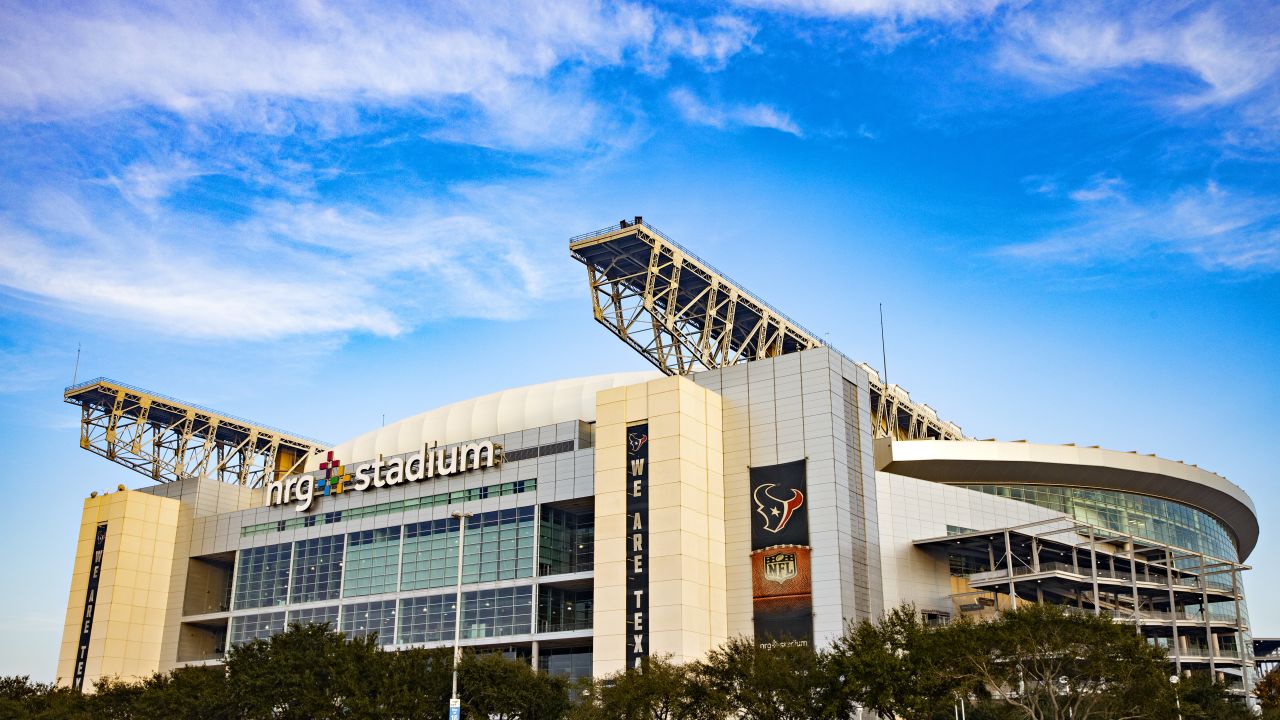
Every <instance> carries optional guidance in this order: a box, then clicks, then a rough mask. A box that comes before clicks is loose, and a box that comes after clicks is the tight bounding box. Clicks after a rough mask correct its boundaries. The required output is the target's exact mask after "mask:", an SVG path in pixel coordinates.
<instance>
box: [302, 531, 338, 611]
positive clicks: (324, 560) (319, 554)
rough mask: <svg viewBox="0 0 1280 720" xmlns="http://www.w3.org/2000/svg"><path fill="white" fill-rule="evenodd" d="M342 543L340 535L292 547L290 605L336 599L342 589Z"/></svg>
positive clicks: (306, 541) (313, 539)
mask: <svg viewBox="0 0 1280 720" xmlns="http://www.w3.org/2000/svg"><path fill="white" fill-rule="evenodd" d="M342 540H343V536H342V535H332V536H330V537H323V538H312V539H310V540H299V541H298V542H296V543H294V546H293V586H292V587H291V588H290V590H289V602H291V603H308V602H316V601H317V600H336V599H337V597H338V591H339V589H340V588H341V586H342V545H343V542H342Z"/></svg>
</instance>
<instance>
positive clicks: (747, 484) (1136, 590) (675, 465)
mask: <svg viewBox="0 0 1280 720" xmlns="http://www.w3.org/2000/svg"><path fill="white" fill-rule="evenodd" d="M569 247H570V254H571V256H572V257H573V258H574V259H576V260H577V261H579V262H580V263H582V264H583V265H584V266H585V267H586V271H587V279H588V286H589V289H590V294H591V300H592V310H593V312H594V316H595V319H596V321H597V322H598V323H600V324H601V325H603V326H604V327H605V328H607V329H608V330H609V331H610V332H611V333H612V334H613V335H614V336H615V337H616V338H617V339H619V340H621V341H623V342H625V343H627V344H628V345H630V346H631V347H632V348H633V349H635V350H636V351H637V352H638V353H640V354H641V355H642V356H643V357H644V358H646V359H647V360H649V361H650V362H651V363H652V364H653V366H654V369H653V370H651V371H646V372H628V373H609V374H601V375H596V376H592V377H582V378H572V379H565V380H560V381H556V382H549V383H542V384H537V385H530V386H526V387H518V388H510V389H500V388H495V392H493V393H492V394H489V395H484V396H481V397H476V398H472V399H468V400H463V401H460V402H455V403H453V404H450V405H446V406H444V407H440V408H436V409H432V410H428V411H426V412H423V413H421V414H419V415H415V416H412V417H408V418H404V419H402V420H399V421H398V422H393V423H389V424H387V425H385V426H383V427H379V428H376V429H373V430H370V431H369V432H367V433H365V434H363V435H360V436H358V437H355V438H352V439H349V440H347V441H345V442H342V443H339V444H337V445H331V444H328V443H324V442H321V441H317V440H314V439H311V438H307V437H305V436H301V435H296V434H293V433H289V432H285V431H283V430H279V429H276V428H272V427H270V426H266V425H262V424H260V423H257V422H253V421H250V420H246V419H243V418H238V417H235V416H232V415H227V414H225V413H222V412H219V411H214V410H211V409H208V408H204V407H200V406H196V405H192V404H190V403H186V402H184V401H181V400H178V399H175V398H171V397H166V396H164V395H160V394H157V393H154V392H151V391H149V390H145V389H142V388H139V387H134V386H131V385H127V384H124V383H121V382H117V381H114V380H110V379H106V378H97V379H94V380H90V381H87V382H83V383H79V384H77V385H74V386H72V387H70V388H67V390H66V392H65V400H66V401H67V402H68V403H70V404H73V405H76V406H78V407H79V409H80V413H81V424H80V427H81V437H80V445H81V447H82V448H83V449H85V450H88V451H90V452H93V453H95V454H98V455H100V456H102V457H103V458H105V459H107V460H110V461H112V462H115V463H119V464H122V465H125V466H127V467H129V468H131V469H133V470H134V471H136V472H138V473H139V474H141V475H144V476H146V480H145V481H140V483H139V486H138V487H137V488H136V489H125V488H124V486H121V488H120V490H119V491H117V492H111V493H107V494H97V493H94V494H93V495H92V496H90V497H89V498H87V499H86V500H85V503H84V510H83V515H82V519H81V525H80V530H79V541H78V545H77V550H76V557H75V565H74V571H73V575H72V578H71V583H70V593H69V595H68V602H67V613H66V624H65V629H64V634H63V640H62V646H61V652H60V656H59V665H58V670H57V675H58V677H59V678H60V681H61V682H63V683H66V684H71V685H74V686H76V687H91V686H92V683H93V682H94V681H95V680H97V679H98V678H100V677H103V676H120V677H124V678H130V677H143V676H146V675H149V674H151V673H153V672H155V671H165V670H169V669H172V668H174V667H178V666H182V665H193V664H217V663H220V662H222V660H223V658H224V656H225V654H226V652H227V650H228V649H229V648H231V647H233V646H235V645H236V644H238V643H243V642H246V641H249V640H253V639H255V638H262V637H268V636H270V635H272V634H273V633H277V632H280V631H282V630H284V629H285V628H286V627H287V626H288V625H289V624H292V623H311V622H327V623H329V624H330V625H331V626H333V627H334V628H337V629H340V630H341V631H343V632H345V633H347V634H349V635H352V636H364V635H369V634H376V636H377V640H378V642H379V643H381V644H383V645H385V646H388V647H393V648H405V647H436V646H448V645H452V644H453V643H454V641H455V634H457V637H458V642H459V643H460V644H461V645H462V646H464V647H468V648H474V649H477V650H482V651H495V652H503V653H505V654H507V655H509V656H511V657H518V658H522V659H527V661H528V662H530V663H531V664H533V665H534V666H535V667H537V668H540V669H544V670H547V671H549V672H555V673H563V674H566V675H568V676H570V677H575V678H576V677H581V676H586V675H596V676H600V675H604V674H607V673H611V672H615V671H618V670H621V669H623V668H626V667H631V666H635V665H637V664H638V663H639V662H640V661H641V659H642V658H644V657H646V656H649V655H669V656H671V657H672V658H673V659H675V660H677V661H683V660H691V659H697V658H701V657H703V656H704V655H705V654H706V653H707V652H708V651H710V650H711V649H713V648H715V647H717V646H718V645H720V644H721V643H723V642H724V641H726V640H728V639H729V638H732V637H735V636H747V637H755V638H757V639H759V640H762V641H763V640H768V639H790V640H793V641H797V640H798V641H807V642H810V643H812V644H814V645H816V646H824V645H826V644H829V643H830V642H831V641H832V640H833V639H834V638H836V637H837V636H838V635H839V634H840V633H841V632H842V630H843V628H844V627H845V624H846V623H847V622H849V621H858V620H863V619H875V618H876V617H878V616H879V615H880V614H881V613H882V612H883V611H885V610H886V609H889V608H892V607H894V606H897V605H899V604H901V603H908V602H909V603H913V604H914V605H915V607H916V608H917V609H918V610H919V611H920V612H921V613H922V615H923V617H924V618H925V619H926V620H928V621H930V622H947V621H949V620H951V619H953V618H957V617H960V616H974V617H984V616H990V615H992V614H994V613H996V612H998V611H999V610H1000V609H1003V608H1009V607H1016V606H1017V605H1018V604H1019V603H1028V602H1052V603H1057V604H1060V605H1064V606H1066V607H1069V608H1071V609H1072V610H1073V611H1074V612H1081V613H1091V614H1105V615H1108V616H1110V617H1112V618H1113V619H1114V621H1115V622H1120V623H1126V624H1131V625H1132V626H1133V627H1134V628H1135V631H1137V632H1140V633H1142V634H1143V635H1144V636H1145V637H1146V638H1147V639H1148V641H1149V642H1151V643H1154V644H1158V645H1161V646H1163V647H1164V648H1166V650H1167V653H1168V656H1169V658H1170V662H1171V663H1172V665H1173V669H1174V670H1175V671H1176V672H1179V673H1184V672H1192V671H1200V672H1208V673H1213V674H1214V675H1216V676H1217V677H1218V678H1219V679H1221V680H1223V681H1224V682H1226V683H1228V684H1229V685H1230V687H1231V688H1232V689H1233V690H1235V691H1237V692H1240V693H1244V692H1247V691H1248V690H1249V689H1250V687H1251V684H1252V682H1253V674H1254V654H1253V651H1252V644H1251V638H1250V632H1249V620H1248V612H1247V608H1246V602H1245V596H1244V591H1243V585H1242V583H1241V575H1242V573H1243V572H1244V571H1245V570H1247V569H1248V568H1247V566H1246V565H1244V562H1245V561H1246V560H1247V558H1248V556H1249V554H1250V552H1251V551H1252V550H1253V548H1254V546H1255V544H1256V543H1257V540H1258V531H1259V528H1258V518H1257V513H1256V511H1255V509H1254V506H1253V504H1252V502H1251V501H1250V499H1249V497H1248V495H1246V494H1245V493H1244V491H1242V490H1241V489H1240V488H1239V487H1237V486H1236V485H1234V484H1232V483H1231V482H1229V481H1227V480H1226V479H1224V478H1222V477H1220V476H1218V475H1216V474H1214V473H1212V472H1209V471H1207V470H1203V469H1201V468H1198V467H1196V466H1194V465H1188V464H1184V463H1181V462H1175V461H1171V460H1166V459H1163V458H1159V457H1155V456H1151V455H1140V454H1137V453H1133V452H1118V451H1113V450H1106V449H1102V448H1098V447H1077V446H1073V445H1067V446H1060V445H1041V444H1034V443H1028V442H1022V441H1018V442H1000V441H995V440H977V439H974V438H971V437H968V436H966V435H965V434H964V432H963V431H962V430H961V428H960V427H959V426H957V425H955V424H953V423H951V422H948V421H945V420H942V419H940V418H939V417H938V415H937V413H935V412H934V411H933V410H932V409H931V408H930V407H929V406H928V405H925V404H922V403H920V402H918V401H916V400H914V399H913V398H911V396H910V395H909V394H908V393H907V392H906V391H904V390H903V389H901V388H899V387H898V386H896V385H890V384H886V383H885V382H884V380H883V379H882V378H881V376H880V375H879V374H878V373H877V372H876V370H874V369H873V368H871V367H869V366H868V365H866V364H863V363H859V362H855V361H853V360H851V359H849V358H848V357H846V356H845V355H843V354H841V353H840V352H839V351H837V350H836V349H834V348H833V347H831V346H830V345H828V344H827V343H825V342H824V341H823V340H820V339H819V338H818V336H816V335H815V334H813V333H811V332H810V331H808V330H806V329H805V328H804V327H803V326H801V325H800V324H798V323H797V322H795V321H793V320H791V319H790V318H788V317H787V316H786V315H784V314H783V313H782V312H780V311H778V310H776V309H774V307H773V306H771V305H769V304H768V303H766V302H765V301H764V300H762V299H761V298H759V297H757V296H755V295H753V294H752V293H751V292H749V291H748V290H747V289H745V288H744V287H742V286H741V285H739V284H738V283H736V282H734V281H733V280H732V279H730V278H729V277H727V276H725V275H724V274H723V273H721V272H719V271H717V270H716V269H715V268H714V267H712V266H711V265H710V264H709V263H707V262H705V261H703V260H702V259H700V258H698V257H697V256H696V255H694V254H693V253H692V252H690V251H688V250H686V249H685V248H683V247H681V246H680V245H678V244H677V243H675V242H674V241H672V240H671V239H670V238H667V237H666V236H665V235H663V234H662V233H661V232H659V231H658V230H656V229H655V228H653V227H652V226H651V225H649V224H648V223H646V222H644V220H643V219H642V218H639V217H637V218H635V220H634V221H621V222H619V223H617V224H616V225H613V226H610V227H608V228H605V229H603V230H599V231H596V232H592V233H588V234H585V235H581V236H578V237H575V238H572V239H571V240H570V246H569ZM602 370H607V368H602ZM460 544H461V548H460ZM459 584H460V585H459ZM459 587H460V589H459ZM459 600H460V602H459ZM459 605H460V607H459ZM459 611H460V613H461V614H460V616H459Z"/></svg>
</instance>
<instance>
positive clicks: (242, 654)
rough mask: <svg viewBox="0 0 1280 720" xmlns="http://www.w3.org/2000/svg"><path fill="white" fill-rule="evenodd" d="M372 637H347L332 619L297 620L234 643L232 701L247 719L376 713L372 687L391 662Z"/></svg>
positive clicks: (295, 719) (285, 719) (230, 676)
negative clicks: (322, 621)
mask: <svg viewBox="0 0 1280 720" xmlns="http://www.w3.org/2000/svg"><path fill="white" fill-rule="evenodd" d="M383 655H384V653H382V652H381V651H380V650H379V649H378V646H377V641H376V640H375V639H374V638H373V637H372V636H369V637H365V638H359V639H354V640H348V639H347V638H346V636H344V635H343V634H342V633H339V632H333V631H331V630H329V628H328V626H327V625H305V626H303V625H292V626H290V627H289V629H288V630H286V631H285V632H283V633H280V634H278V635H274V636H272V637H271V638H270V639H265V640H254V641H253V642H250V643H246V644H244V645H240V646H237V647H235V648H232V650H231V652H230V653H229V654H228V657H227V681H228V685H229V687H230V695H231V698H230V700H231V702H232V703H233V704H234V707H235V708H236V711H237V712H239V713H240V716H241V717H243V718H245V719H246V720H258V719H259V718H271V719H272V720H307V719H309V718H315V719H317V720H325V719H328V718H365V717H377V716H379V715H380V713H379V712H378V711H377V705H376V698H374V697H372V695H374V693H373V692H371V691H372V690H373V689H374V688H376V687H377V685H378V683H379V678H380V676H381V675H383V674H384V668H385V666H386V663H385V662H383Z"/></svg>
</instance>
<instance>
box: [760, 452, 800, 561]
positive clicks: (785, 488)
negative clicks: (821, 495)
mask: <svg viewBox="0 0 1280 720" xmlns="http://www.w3.org/2000/svg"><path fill="white" fill-rule="evenodd" d="M805 490H806V488H805V473H804V461H803V460H797V461H795V462H789V463H784V464H782V465H771V466H769V467H753V468H751V502H752V505H753V506H754V507H752V511H753V512H752V518H751V520H752V522H751V549H752V550H763V549H764V548H767V547H772V546H774V545H804V546H808V544H809V508H808V507H806V506H805Z"/></svg>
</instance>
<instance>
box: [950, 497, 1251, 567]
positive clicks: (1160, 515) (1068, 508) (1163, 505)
mask: <svg viewBox="0 0 1280 720" xmlns="http://www.w3.org/2000/svg"><path fill="white" fill-rule="evenodd" d="M962 487H966V488H968V489H970V490H977V491H978V492H984V493H987V494H988V495H999V496H1000V497H1007V498H1012V499H1014V500H1021V501H1022V502H1026V503H1031V504H1032V505H1038V506H1039V507H1043V508H1048V509H1050V510H1056V511H1057V512H1060V513H1063V514H1065V515H1070V516H1072V517H1074V518H1076V519H1077V520H1080V521H1081V522H1087V523H1089V524H1091V525H1097V526H1100V527H1105V528H1108V529H1110V530H1114V531H1116V532H1122V533H1133V534H1134V535H1136V536H1138V537H1141V538H1146V539H1147V540H1154V541H1156V542H1160V543H1165V544H1168V545H1176V546H1177V547H1181V548H1185V549H1187V550H1191V551H1193V552H1198V553H1204V554H1206V555H1211V556H1213V557H1216V558H1220V559H1223V560H1230V561H1232V562H1236V561H1237V560H1238V559H1239V555H1238V553H1237V552H1236V546H1235V542H1234V541H1233V540H1232V539H1231V534H1230V533H1229V532H1228V531H1227V528H1226V526H1224V525H1223V524H1222V523H1221V522H1218V521H1217V520H1216V519H1214V518H1213V517H1212V516H1210V515H1209V514H1208V513H1204V512H1201V511H1200V510H1196V509H1195V508H1192V507H1188V506H1186V505H1183V504H1181V503H1176V502H1173V501H1171V500H1162V499H1159V498H1153V497H1147V496H1145V495H1137V494H1134V493H1126V492H1120V491H1118V490H1091V489H1087V488H1072V487H1052V486H1042V485H964V486H962Z"/></svg>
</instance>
